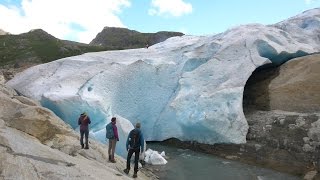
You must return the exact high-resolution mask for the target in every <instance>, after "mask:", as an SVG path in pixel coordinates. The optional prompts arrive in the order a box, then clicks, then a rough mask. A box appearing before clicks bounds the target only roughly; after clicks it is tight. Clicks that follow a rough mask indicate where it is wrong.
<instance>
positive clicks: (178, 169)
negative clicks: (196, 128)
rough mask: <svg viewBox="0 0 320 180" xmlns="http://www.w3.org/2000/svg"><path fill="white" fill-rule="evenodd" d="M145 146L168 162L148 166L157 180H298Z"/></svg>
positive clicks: (189, 152)
mask: <svg viewBox="0 0 320 180" xmlns="http://www.w3.org/2000/svg"><path fill="white" fill-rule="evenodd" d="M147 148H151V149H153V150H157V151H159V152H162V151H165V153H166V156H167V157H168V158H167V160H168V163H167V164H166V165H161V166H151V167H152V169H153V171H154V173H155V174H156V175H158V176H159V178H160V180H298V179H301V178H299V177H296V176H292V175H289V174H285V173H280V172H277V171H273V170H270V169H265V168H261V167H256V166H252V165H247V164H243V163H240V162H236V161H231V160H226V159H222V158H219V157H215V156H212V155H208V154H204V153H199V152H195V151H192V150H188V149H179V148H175V147H169V146H164V145H160V144H157V143H149V144H148V145H147Z"/></svg>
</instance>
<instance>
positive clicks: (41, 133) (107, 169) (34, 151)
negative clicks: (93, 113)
mask: <svg viewBox="0 0 320 180" xmlns="http://www.w3.org/2000/svg"><path fill="white" fill-rule="evenodd" d="M0 77H1V76H0ZM0 104H1V106H0V179H17V180H18V179H21V180H25V179H85V180H87V179H131V176H132V174H130V176H127V175H123V173H122V170H123V169H124V168H125V160H124V159H122V158H121V157H118V156H117V158H116V160H117V163H115V164H113V163H109V162H108V158H107V146H105V145H103V144H101V143H98V142H95V141H94V140H92V139H90V149H89V150H84V149H81V148H80V145H79V135H78V134H77V133H76V132H75V131H73V130H72V129H71V127H70V126H69V125H66V124H65V123H64V122H63V121H62V120H61V119H60V118H58V117H57V116H56V115H54V113H52V111H50V110H48V109H46V108H43V107H41V106H40V105H39V103H38V102H35V101H33V100H31V99H29V98H26V97H23V96H19V95H18V94H16V92H15V91H14V90H12V89H10V88H8V87H6V86H5V85H3V84H0ZM131 173H132V172H131ZM146 174H147V175H146ZM138 175H139V176H138V179H155V178H156V177H155V176H154V175H152V174H151V173H148V172H144V173H143V172H139V174H138Z"/></svg>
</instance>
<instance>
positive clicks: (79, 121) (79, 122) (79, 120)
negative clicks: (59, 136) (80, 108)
mask: <svg viewBox="0 0 320 180" xmlns="http://www.w3.org/2000/svg"><path fill="white" fill-rule="evenodd" d="M80 124H81V117H79V119H78V125H80Z"/></svg>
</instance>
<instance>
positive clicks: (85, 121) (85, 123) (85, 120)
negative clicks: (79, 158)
mask: <svg viewBox="0 0 320 180" xmlns="http://www.w3.org/2000/svg"><path fill="white" fill-rule="evenodd" d="M90 123H91V121H90V118H89V116H88V115H87V113H86V112H84V113H82V114H81V115H80V117H79V119H78V125H80V144H81V148H82V149H83V148H84V149H89V142H88V138H89V124H90ZM83 136H85V144H86V146H85V147H84V144H83Z"/></svg>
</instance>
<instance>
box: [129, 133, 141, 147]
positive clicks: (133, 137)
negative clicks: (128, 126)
mask: <svg viewBox="0 0 320 180" xmlns="http://www.w3.org/2000/svg"><path fill="white" fill-rule="evenodd" d="M139 147H140V131H138V130H136V129H134V130H132V131H131V132H130V137H129V148H130V149H138V148H139Z"/></svg>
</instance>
